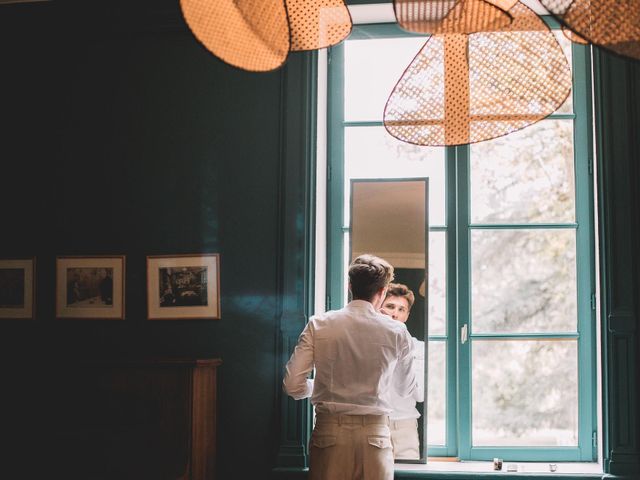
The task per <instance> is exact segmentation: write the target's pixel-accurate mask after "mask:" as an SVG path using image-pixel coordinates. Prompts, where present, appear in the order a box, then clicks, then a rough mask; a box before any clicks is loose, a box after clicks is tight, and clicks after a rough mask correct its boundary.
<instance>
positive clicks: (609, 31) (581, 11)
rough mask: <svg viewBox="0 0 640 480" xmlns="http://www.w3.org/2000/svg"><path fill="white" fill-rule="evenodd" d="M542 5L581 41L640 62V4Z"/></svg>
mask: <svg viewBox="0 0 640 480" xmlns="http://www.w3.org/2000/svg"><path fill="white" fill-rule="evenodd" d="M540 3H542V5H544V7H545V8H546V9H547V10H549V12H551V13H552V14H553V15H555V16H556V17H557V18H558V19H559V20H560V21H561V22H562V23H563V24H564V25H565V26H566V27H567V28H569V29H570V30H571V31H572V32H573V33H574V34H577V35H578V37H577V38H580V37H582V38H583V39H585V40H587V41H589V42H591V43H593V44H594V45H598V46H600V47H602V48H606V49H607V50H611V51H612V52H614V53H617V54H619V55H623V56H625V57H631V58H635V59H639V60H640V0H540ZM570 38H572V39H575V37H574V36H571V37H570Z"/></svg>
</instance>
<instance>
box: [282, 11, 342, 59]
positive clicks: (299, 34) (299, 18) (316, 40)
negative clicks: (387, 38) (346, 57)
mask: <svg viewBox="0 0 640 480" xmlns="http://www.w3.org/2000/svg"><path fill="white" fill-rule="evenodd" d="M286 4H287V13H288V15H289V26H290V27H291V51H300V50H318V49H320V48H327V47H330V46H332V45H337V44H338V43H340V42H342V40H344V39H345V38H347V37H348V36H349V34H350V33H351V28H352V21H351V14H350V13H349V9H348V8H347V7H346V5H345V3H344V0H287V2H286Z"/></svg>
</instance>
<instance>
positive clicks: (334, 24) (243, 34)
mask: <svg viewBox="0 0 640 480" xmlns="http://www.w3.org/2000/svg"><path fill="white" fill-rule="evenodd" d="M180 6H181V8H182V13H183V15H184V18H185V20H186V22H187V25H188V26H189V28H190V29H191V31H192V32H193V34H194V35H195V37H196V38H197V39H198V40H199V41H200V42H201V43H202V44H203V45H204V47H205V48H206V49H207V50H209V51H210V52H211V53H213V54H214V55H215V56H216V57H218V58H220V59H221V60H222V61H224V62H226V63H228V64H230V65H233V66H235V67H238V68H241V69H243V70H249V71H254V72H263V71H269V70H275V69H276V68H278V67H280V66H282V64H284V62H285V61H286V59H287V56H288V55H289V51H291V50H315V49H319V48H325V47H328V46H331V45H335V44H337V43H339V42H341V41H342V40H344V38H346V37H347V36H348V35H349V33H350V32H351V17H350V15H349V11H348V10H347V7H346V6H345V4H344V0H286V1H285V0H180Z"/></svg>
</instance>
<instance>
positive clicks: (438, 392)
mask: <svg viewBox="0 0 640 480" xmlns="http://www.w3.org/2000/svg"><path fill="white" fill-rule="evenodd" d="M446 353H447V349H446V345H445V342H444V341H433V340H432V341H430V342H429V365H428V368H429V372H428V374H427V377H428V380H427V410H428V411H427V444H428V445H444V444H445V442H446V424H445V421H446V418H447V408H446V407H447V388H446V384H445V381H446V376H447V373H446V372H447V369H446V367H447V358H446Z"/></svg>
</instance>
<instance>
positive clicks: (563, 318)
mask: <svg viewBox="0 0 640 480" xmlns="http://www.w3.org/2000/svg"><path fill="white" fill-rule="evenodd" d="M557 34H558V39H559V41H560V43H561V45H562V47H563V48H564V50H565V53H566V54H567V58H568V59H569V61H570V64H571V65H572V69H573V78H574V88H573V94H572V96H570V98H569V99H568V100H567V101H566V102H565V104H564V105H563V106H562V108H561V109H560V110H558V112H556V113H555V114H553V115H552V116H550V117H548V118H547V119H545V120H543V121H541V122H539V123H538V124H536V125H533V126H530V127H527V128H525V129H523V130H521V131H519V132H516V133H513V134H511V135H508V136H505V137H501V138H498V139H495V140H491V141H487V142H482V143H478V144H473V145H465V146H459V147H446V148H444V147H441V148H431V147H419V146H415V145H410V144H406V143H402V142H400V141H398V140H396V139H394V138H393V137H391V136H390V135H388V134H387V133H386V131H385V129H384V127H383V125H382V113H383V110H384V104H385V102H386V99H387V98H388V96H389V94H390V92H391V90H392V89H393V86H394V85H395V83H396V81H397V80H398V79H399V78H400V76H401V75H402V72H403V71H404V69H405V68H406V67H407V66H408V65H409V63H410V62H411V60H412V59H413V57H414V56H415V55H416V54H417V52H418V51H419V50H420V48H421V47H422V45H423V44H424V42H425V40H426V39H425V37H421V36H416V35H410V34H407V33H406V32H403V31H402V30H400V29H399V28H398V27H397V26H395V25H391V24H388V25H368V26H357V27H355V30H354V32H353V34H352V35H351V37H350V38H349V40H347V41H346V42H344V43H343V44H341V45H339V46H338V47H335V48H333V49H331V51H330V53H329V94H328V95H329V115H328V122H329V131H328V134H329V149H328V155H329V159H328V162H329V176H328V178H329V182H328V228H329V242H328V263H329V272H328V286H327V292H328V305H327V307H328V308H338V307H340V306H342V305H343V304H344V302H345V300H346V297H345V292H346V285H345V283H344V280H343V279H344V271H345V267H346V265H347V264H348V260H349V259H348V254H349V253H348V251H347V246H348V245H349V204H348V199H349V198H350V192H349V189H350V180H351V179H353V178H414V177H415V178H422V177H429V213H428V214H429V230H430V232H429V261H428V264H429V274H428V275H429V283H428V288H427V289H426V294H427V295H428V305H429V332H428V341H429V355H428V379H427V389H428V395H427V405H428V415H427V421H428V428H427V432H428V433H427V438H428V444H429V452H428V454H429V456H455V457H459V458H460V459H478V460H480V459H491V458H493V457H502V458H504V459H506V460H522V461H525V460H530V461H535V460H541V461H543V460H567V461H591V460H595V455H596V454H595V441H596V439H595V431H596V418H595V412H596V409H595V382H596V379H595V373H594V372H595V368H596V367H595V365H596V362H595V333H594V325H595V320H594V318H595V304H594V299H595V297H594V292H595V279H594V277H595V274H594V240H593V231H594V228H593V192H592V166H591V147H590V144H591V142H590V127H589V125H590V99H589V95H588V92H589V88H588V85H589V82H590V78H589V56H588V50H587V48H585V47H580V46H572V45H571V43H570V42H569V41H568V40H566V39H565V38H564V37H563V36H562V34H561V33H560V32H559V31H558V33H557ZM381 222H383V219H381Z"/></svg>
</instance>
